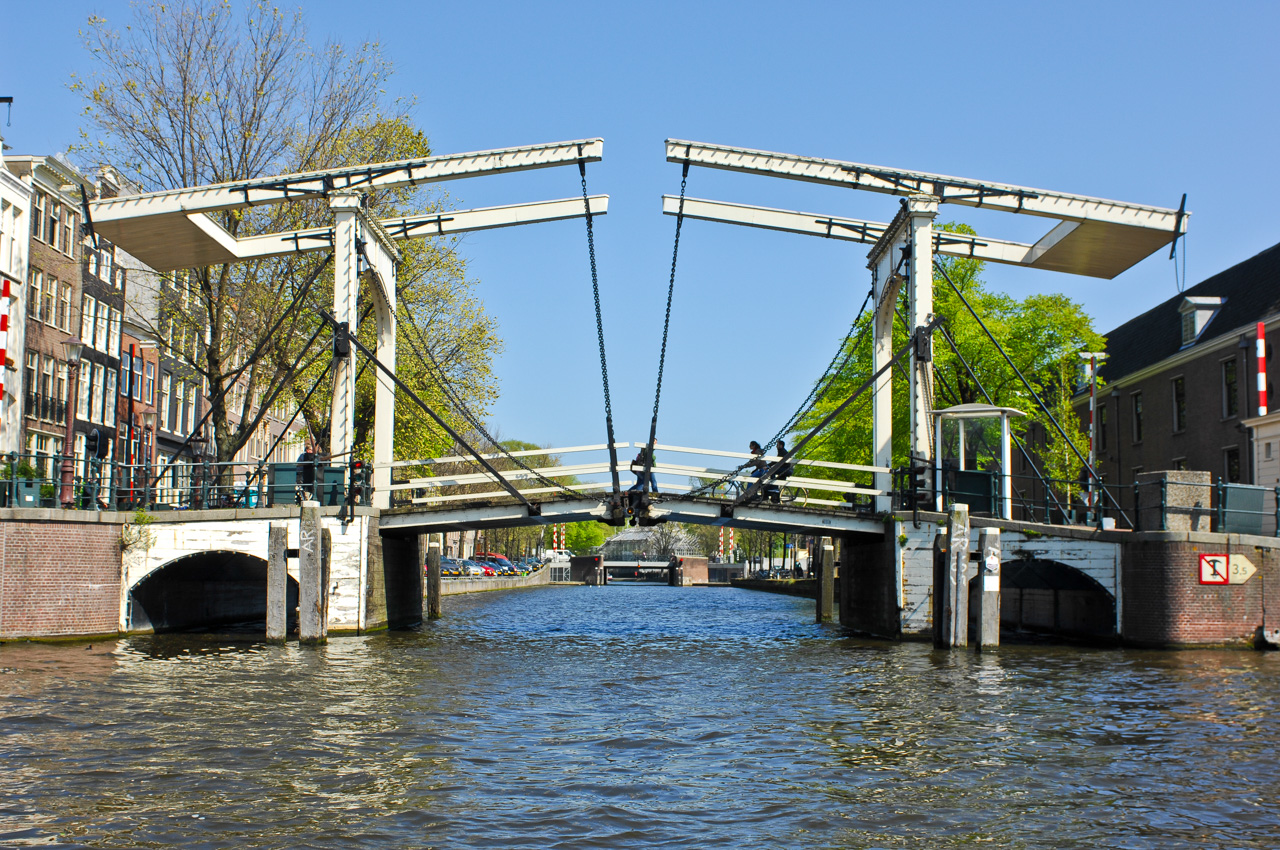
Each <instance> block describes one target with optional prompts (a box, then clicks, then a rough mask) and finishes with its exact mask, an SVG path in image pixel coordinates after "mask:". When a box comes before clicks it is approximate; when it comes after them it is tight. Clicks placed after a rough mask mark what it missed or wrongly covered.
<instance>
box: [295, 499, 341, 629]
mask: <svg viewBox="0 0 1280 850" xmlns="http://www.w3.org/2000/svg"><path fill="white" fill-rule="evenodd" d="M332 546H333V541H332V538H331V536H330V534H329V530H328V529H327V528H323V527H322V526H321V524H320V503H319V502H303V503H302V517H301V527H300V529H299V532H298V640H300V641H301V642H302V643H324V642H325V641H326V640H328V637H329V562H330V557H331V553H332Z"/></svg>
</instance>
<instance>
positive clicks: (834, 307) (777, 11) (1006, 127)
mask: <svg viewBox="0 0 1280 850" xmlns="http://www.w3.org/2000/svg"><path fill="white" fill-rule="evenodd" d="M56 7H57V9H58V14H57V15H56V16H55V15H51V14H50V13H49V12H50V8H51V7H50V6H49V5H47V4H35V3H22V4H16V3H15V4H8V5H7V7H6V9H5V11H4V12H3V13H0V21H2V22H3V26H4V28H5V29H6V31H8V32H9V33H10V34H11V36H13V35H16V36H17V37H11V38H10V39H8V49H7V51H6V60H7V61H6V62H5V67H6V69H7V72H6V73H5V74H4V75H3V77H0V89H3V91H0V94H8V95H13V96H14V97H15V104H14V107H13V112H12V123H11V125H10V126H5V127H2V128H0V132H3V135H4V137H5V140H6V144H8V145H10V146H12V149H13V150H12V152H13V153H47V152H52V151H58V150H63V149H65V148H66V147H67V146H68V145H69V144H70V143H72V142H74V141H75V140H76V138H77V128H78V126H79V112H80V106H79V103H78V101H77V99H76V97H75V95H73V94H72V93H70V92H69V91H68V90H67V82H68V80H69V79H70V76H71V74H72V73H73V72H76V71H79V72H84V71H86V70H88V68H89V65H88V61H87V54H86V53H85V51H84V50H83V49H82V48H81V47H80V43H79V39H78V36H77V32H78V30H79V29H81V28H82V27H83V25H84V21H85V19H86V18H87V16H88V15H89V14H90V13H91V12H92V13H96V14H99V15H102V16H104V17H106V18H107V19H108V20H111V21H118V22H119V23H120V24H124V23H126V22H127V20H128V18H129V9H128V5H127V4H126V3H116V2H92V3H90V2H79V0H60V2H59V3H57V4H56ZM359 8H363V9H370V10H373V9H376V14H373V15H369V16H367V17H366V18H364V19H361V18H360V16H359V15H357V14H355V11H356V7H353V6H352V5H351V4H350V3H338V2H309V3H307V4H306V5H305V10H306V14H307V19H308V21H309V25H310V29H311V34H312V36H313V37H314V38H316V39H324V38H332V39H338V40H343V41H346V42H348V43H354V42H356V41H359V40H365V39H370V40H377V41H380V42H381V43H382V45H383V47H384V49H385V51H386V52H387V54H388V55H389V56H390V57H391V58H392V59H393V60H394V61H395V63H396V66H397V75H396V77H395V78H394V79H393V80H392V83H391V90H392V93H394V94H398V95H402V96H406V97H411V98H414V99H415V100H416V104H417V105H416V107H415V110H414V115H415V118H416V120H417V121H418V123H419V124H420V126H422V127H423V128H424V129H425V130H426V131H427V133H428V134H429V136H430V137H431V140H432V143H433V145H434V148H435V150H436V152H437V153H452V152H458V151H469V150H481V149H487V148H497V147H505V146H510V145H522V144H534V143H540V142H550V141H558V140H564V139H576V138H584V137H593V136H601V137H603V138H604V139H605V161H604V162H603V163H601V164H599V165H596V166H593V167H592V168H591V169H590V170H589V172H588V181H589V188H590V190H591V191H592V192H593V193H596V192H604V193H608V194H610V195H611V202H610V212H609V215H608V216H606V217H605V218H603V219H600V220H599V221H598V223H597V228H596V246H597V254H598V258H599V266H600V282H601V289H602V293H603V303H604V311H605V331H606V339H607V342H608V353H609V367H610V377H611V384H612V394H613V406H614V418H615V424H616V428H617V433H618V437H619V439H622V440H643V439H644V438H645V437H646V436H647V433H648V423H649V415H650V411H651V408H652V405H653V390H654V378H655V372H656V366H657V356H658V346H659V342H660V338H661V330H662V315H663V306H664V298H665V292H666V283H667V277H668V273H669V270H670V263H671V249H672V236H673V229H674V221H673V220H672V219H671V218H668V217H665V216H663V215H662V214H661V212H660V210H661V202H660V197H661V195H662V194H664V193H675V192H677V191H678V190H679V183H680V170H679V166H677V165H674V164H668V163H667V162H665V160H664V152H663V140H664V139H665V138H667V137H674V138H685V139H693V140H697V141H705V142H712V143H717V144H726V145H735V146H742V147H752V148H763V149H767V150H775V151H783V152H788V153H795V154H803V155H809V156H821V157H828V158H834V159H845V160H853V161H857V162H865V163H871V164H876V165H885V166H893V167H899V168H907V169H916V170H921V171H932V172H940V173H943V174H951V175H957V176H963V177H970V178H975V179H985V180H992V181H998V182H1008V183H1016V184H1021V185H1026V186H1031V187H1037V188H1044V189H1054V190H1059V191H1065V192H1074V193H1080V194H1086V195H1096V196H1100V197H1105V198H1114V199H1117V200H1122V201H1128V202H1132V203H1142V204H1152V205H1157V206H1167V207H1176V206H1177V204H1178V201H1179V198H1180V197H1181V194H1182V193H1183V192H1186V193H1187V194H1188V202H1187V203H1188V208H1189V209H1190V210H1191V211H1192V213H1193V215H1192V217H1191V220H1190V224H1189V235H1188V239H1187V245H1186V258H1187V280H1188V283H1189V284H1191V283H1195V282H1198V281H1200V280H1202V279H1204V278H1205V277H1208V276H1209V275H1212V274H1214V273H1215V272H1218V271H1220V270H1222V269H1224V268H1226V267H1228V266H1230V265H1233V264H1234V263H1237V262H1240V261H1241V260H1244V259H1246V258H1248V257H1249V256H1252V255H1253V254H1255V253H1257V252H1258V251H1261V250H1263V249H1265V248H1267V247H1269V246H1270V245H1272V244H1274V243H1275V242H1277V241H1280V227H1278V226H1277V223H1278V221H1280V216H1278V214H1277V212H1276V209H1275V206H1274V200H1273V199H1275V198H1276V197H1280V169H1277V167H1276V164H1275V153H1274V152H1275V150H1276V137H1277V134H1278V131H1280V120H1278V115H1277V112H1278V110H1280V106H1278V105H1280V92H1278V91H1277V88H1278V87H1280V58H1277V57H1278V56H1280V53H1278V52H1277V51H1276V50H1275V49H1274V38H1275V33H1276V32H1278V31H1280V5H1277V4H1273V3H1218V4H1192V3H1176V2H1174V3H1171V2H1161V3H1145V2H1127V3H1114V2H1112V3H1069V4H1067V3H1059V4H1040V3H927V2H926V3H917V4H913V5H911V6H909V7H908V6H900V5H898V4H883V3H875V4H855V3H792V4H781V3H772V4H765V3H751V2H737V3H684V4H675V3H643V4H641V3H633V4H609V3H603V4H590V5H584V4H560V3H527V2H526V3H484V4H480V3H422V2H416V3H396V2H382V3H377V4H367V5H366V6H363V7H359ZM448 188H449V190H450V192H451V193H452V194H453V195H454V196H455V198H456V199H457V201H458V202H459V205H460V206H464V207H469V206H490V205H495V204H505V203H517V202H522V201H532V200H539V199H545V198H563V197H571V196H574V195H576V194H578V192H579V185H578V175H577V172H576V170H575V169H552V170H546V171H542V172H536V173H530V174H520V175H505V176H496V177H485V178H477V179H473V180H467V181H459V182H454V183H452V184H450V185H449V186H448ZM688 191H689V194H690V196H693V197H706V198H714V199H720V200H728V201H736V202H741V203H752V204H761V205H766V206H774V207H782V208H788V209H797V210H804V211H806V212H821V213H829V214H833V215H847V216H853V217H860V218H868V219H872V220H880V221H887V220H888V219H889V218H890V217H891V216H892V214H893V210H894V208H895V205H896V203H897V201H896V199H893V198H889V197H886V196H878V195H872V194H868V193H858V192H849V191H842V190H840V189H836V188H832V187H824V186H817V185H812V184H805V183H795V182H790V181H782V180H776V179H768V178H761V177H751V176H746V175H740V174H731V173H725V172H712V171H706V170H700V169H694V170H693V171H692V172H691V174H690V178H689V188H688ZM952 219H954V220H961V221H967V222H969V223H971V224H973V225H974V226H975V227H977V228H978V230H979V232H980V233H983V234H985V235H990V236H993V237H1005V238H1013V239H1022V240H1026V241H1034V240H1035V239H1036V238H1037V237H1038V236H1040V235H1041V234H1043V233H1044V232H1045V231H1046V230H1047V229H1048V227H1047V224H1046V222H1045V221H1044V220H1042V219H1034V218H1030V217H1028V218H1026V219H1023V218H1020V217H1016V216H1008V215H1003V216H984V215H981V214H979V213H978V212H976V211H974V210H971V209H969V208H963V207H944V208H943V210H942V213H941V215H940V220H952ZM463 250H464V253H465V255H466V256H467V258H468V260H469V263H470V272H471V274H472V275H473V276H474V277H475V278H477V279H478V280H479V281H480V284H479V293H480V294H481V296H482V297H483V299H484V301H485V304H486V306H487V308H488V310H489V311H490V312H491V313H492V314H493V315H494V316H495V317H497V319H498V321H499V322H500V325H501V333H502V335H503V337H504V338H505V340H506V349H505V352H504V353H503V354H502V356H501V357H500V358H499V359H498V361H497V363H496V370H497V373H498V376H499V378H500V379H501V385H502V391H503V395H502V398H501V400H500V401H499V403H498V404H497V405H496V406H495V408H494V410H493V411H492V420H493V421H494V422H495V423H496V424H497V425H498V427H499V428H500V429H501V431H502V433H503V434H504V435H505V436H508V437H518V438H521V439H525V440H532V441H535V442H538V443H541V444H544V445H546V444H550V445H557V446H564V445H577V444H583V443H590V442H599V441H600V440H601V439H602V436H603V412H602V408H603V405H602V398H601V392H600V389H599V364H598V360H597V355H596V349H595V345H596V342H595V332H594V321H593V318H592V303H591V289H590V285H591V283H590V276H589V269H588V264H587V250H586V236H585V228H584V226H583V224H582V222H581V221H574V222H562V223H557V224H549V225H537V226H529V227H522V228H509V229H504V230H499V231H493V232H487V233H482V234H473V235H470V236H468V237H467V238H466V240H465V242H464V246H463ZM1167 257H1168V252H1167V251H1161V252H1158V253H1157V254H1156V255H1154V256H1152V257H1150V258H1148V259H1147V260H1145V261H1143V262H1142V263H1140V264H1139V265H1137V266H1135V267H1134V268H1132V269H1130V270H1129V271H1127V272H1125V273H1124V274H1122V275H1121V276H1120V277H1118V278H1117V279H1115V280H1114V281H1105V280H1095V279H1091V278H1081V277H1074V276H1070V275H1061V274H1054V273H1050V272H1038V271H1030V270H1026V269H1019V268H1006V267H997V266H991V267H988V270H987V274H986V279H987V281H988V282H989V283H990V284H991V285H992V286H993V287H995V288H997V289H1001V290H1004V291H1007V292H1008V293H1010V294H1012V295H1014V296H1018V297H1022V296H1025V295H1027V294H1029V293H1031V292H1037V291H1059V292H1065V293H1067V294H1069V295H1070V296H1071V297H1073V298H1075V299H1077V300H1078V301H1079V302H1081V303H1082V304H1083V305H1084V307H1085V309H1086V310H1087V311H1088V312H1089V313H1090V314H1091V315H1092V316H1093V317H1094V319H1095V325H1096V327H1097V328H1098V329H1099V330H1102V331H1105V330H1108V329H1110V328H1112V327H1114V326H1116V325H1118V324H1120V323H1121V322H1123V321H1125V320H1127V319H1129V318H1131V317H1133V316H1135V315H1137V314H1139V313H1141V312H1143V311H1144V310H1147V309H1149V308H1150V307H1152V306H1154V305H1155V304H1157V303H1159V302H1160V301H1163V300H1165V299H1167V298H1169V297H1171V296H1173V295H1174V294H1176V291H1177V290H1176V288H1175V276H1174V269H1173V265H1172V263H1170V261H1169V260H1168V259H1167ZM865 261H866V248H865V247H864V246H858V245H853V244H844V243H842V244H836V243H832V242H828V241H826V240H821V239H814V238H811V237H803V236H792V235H786V234H779V233H772V232H768V231H758V230H748V229H743V228H734V227H730V226H728V225H718V224H712V223H704V222H689V223H687V224H686V228H685V231H684V234H683V236H682V240H681V252H680V263H679V267H678V271H677V279H676V298H675V305H674V308H673V311H672V322H671V341H670V344H669V349H668V361H667V369H666V379H665V384H664V390H663V401H662V416H661V418H660V425H659V441H661V442H667V443H678V444H683V445H694V446H705V447H714V448H731V449H740V448H742V447H743V446H745V444H746V442H747V440H749V439H753V438H754V439H760V440H763V439H765V438H766V437H768V436H769V435H771V434H772V433H773V432H774V431H775V430H776V428H777V427H778V425H779V424H780V422H781V421H782V420H783V419H785V417H786V416H787V415H788V414H790V412H791V411H792V410H793V409H794V407H795V406H796V404H797V403H798V402H799V401H800V399H802V398H803V397H804V396H805V395H806V393H807V392H808V389H809V385H810V383H811V381H812V380H813V378H814V376H816V375H817V374H818V373H819V372H820V371H821V369H822V368H823V367H824V366H825V365H826V362H827V361H828V359H829V358H830V357H831V355H832V353H833V350H834V348H835V346H836V345H837V343H838V342H839V340H840V338H841V337H842V336H843V334H844V332H845V330H846V329H847V327H848V324H849V322H850V321H851V320H852V318H853V314H854V311H855V310H856V309H857V307H858V305H859V304H861V303H862V298H863V296H864V295H865V293H866V290H867V288H868V286H869V276H868V273H867V270H866V268H865ZM1278 283H1280V282H1278ZM761 337H763V339H762V338H761Z"/></svg>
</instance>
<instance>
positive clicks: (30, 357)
mask: <svg viewBox="0 0 1280 850" xmlns="http://www.w3.org/2000/svg"><path fill="white" fill-rule="evenodd" d="M39 372H40V355H39V354H36V353H35V352H34V351H28V352H27V395H33V394H34V393H35V391H36V375H37V374H39Z"/></svg>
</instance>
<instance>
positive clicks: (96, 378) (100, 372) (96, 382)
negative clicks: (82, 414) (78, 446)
mask: <svg viewBox="0 0 1280 850" xmlns="http://www.w3.org/2000/svg"><path fill="white" fill-rule="evenodd" d="M105 372H106V369H105V368H103V366H102V364H101V363H94V364H93V392H92V395H91V397H90V399H89V403H90V404H91V405H92V407H91V408H90V416H89V421H90V422H97V423H99V424H101V423H102V422H103V418H102V388H103V385H104V384H105V383H106V377H105V376H104V373H105ZM111 374H113V375H114V374H115V372H112V373H111ZM112 401H115V399H112Z"/></svg>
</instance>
